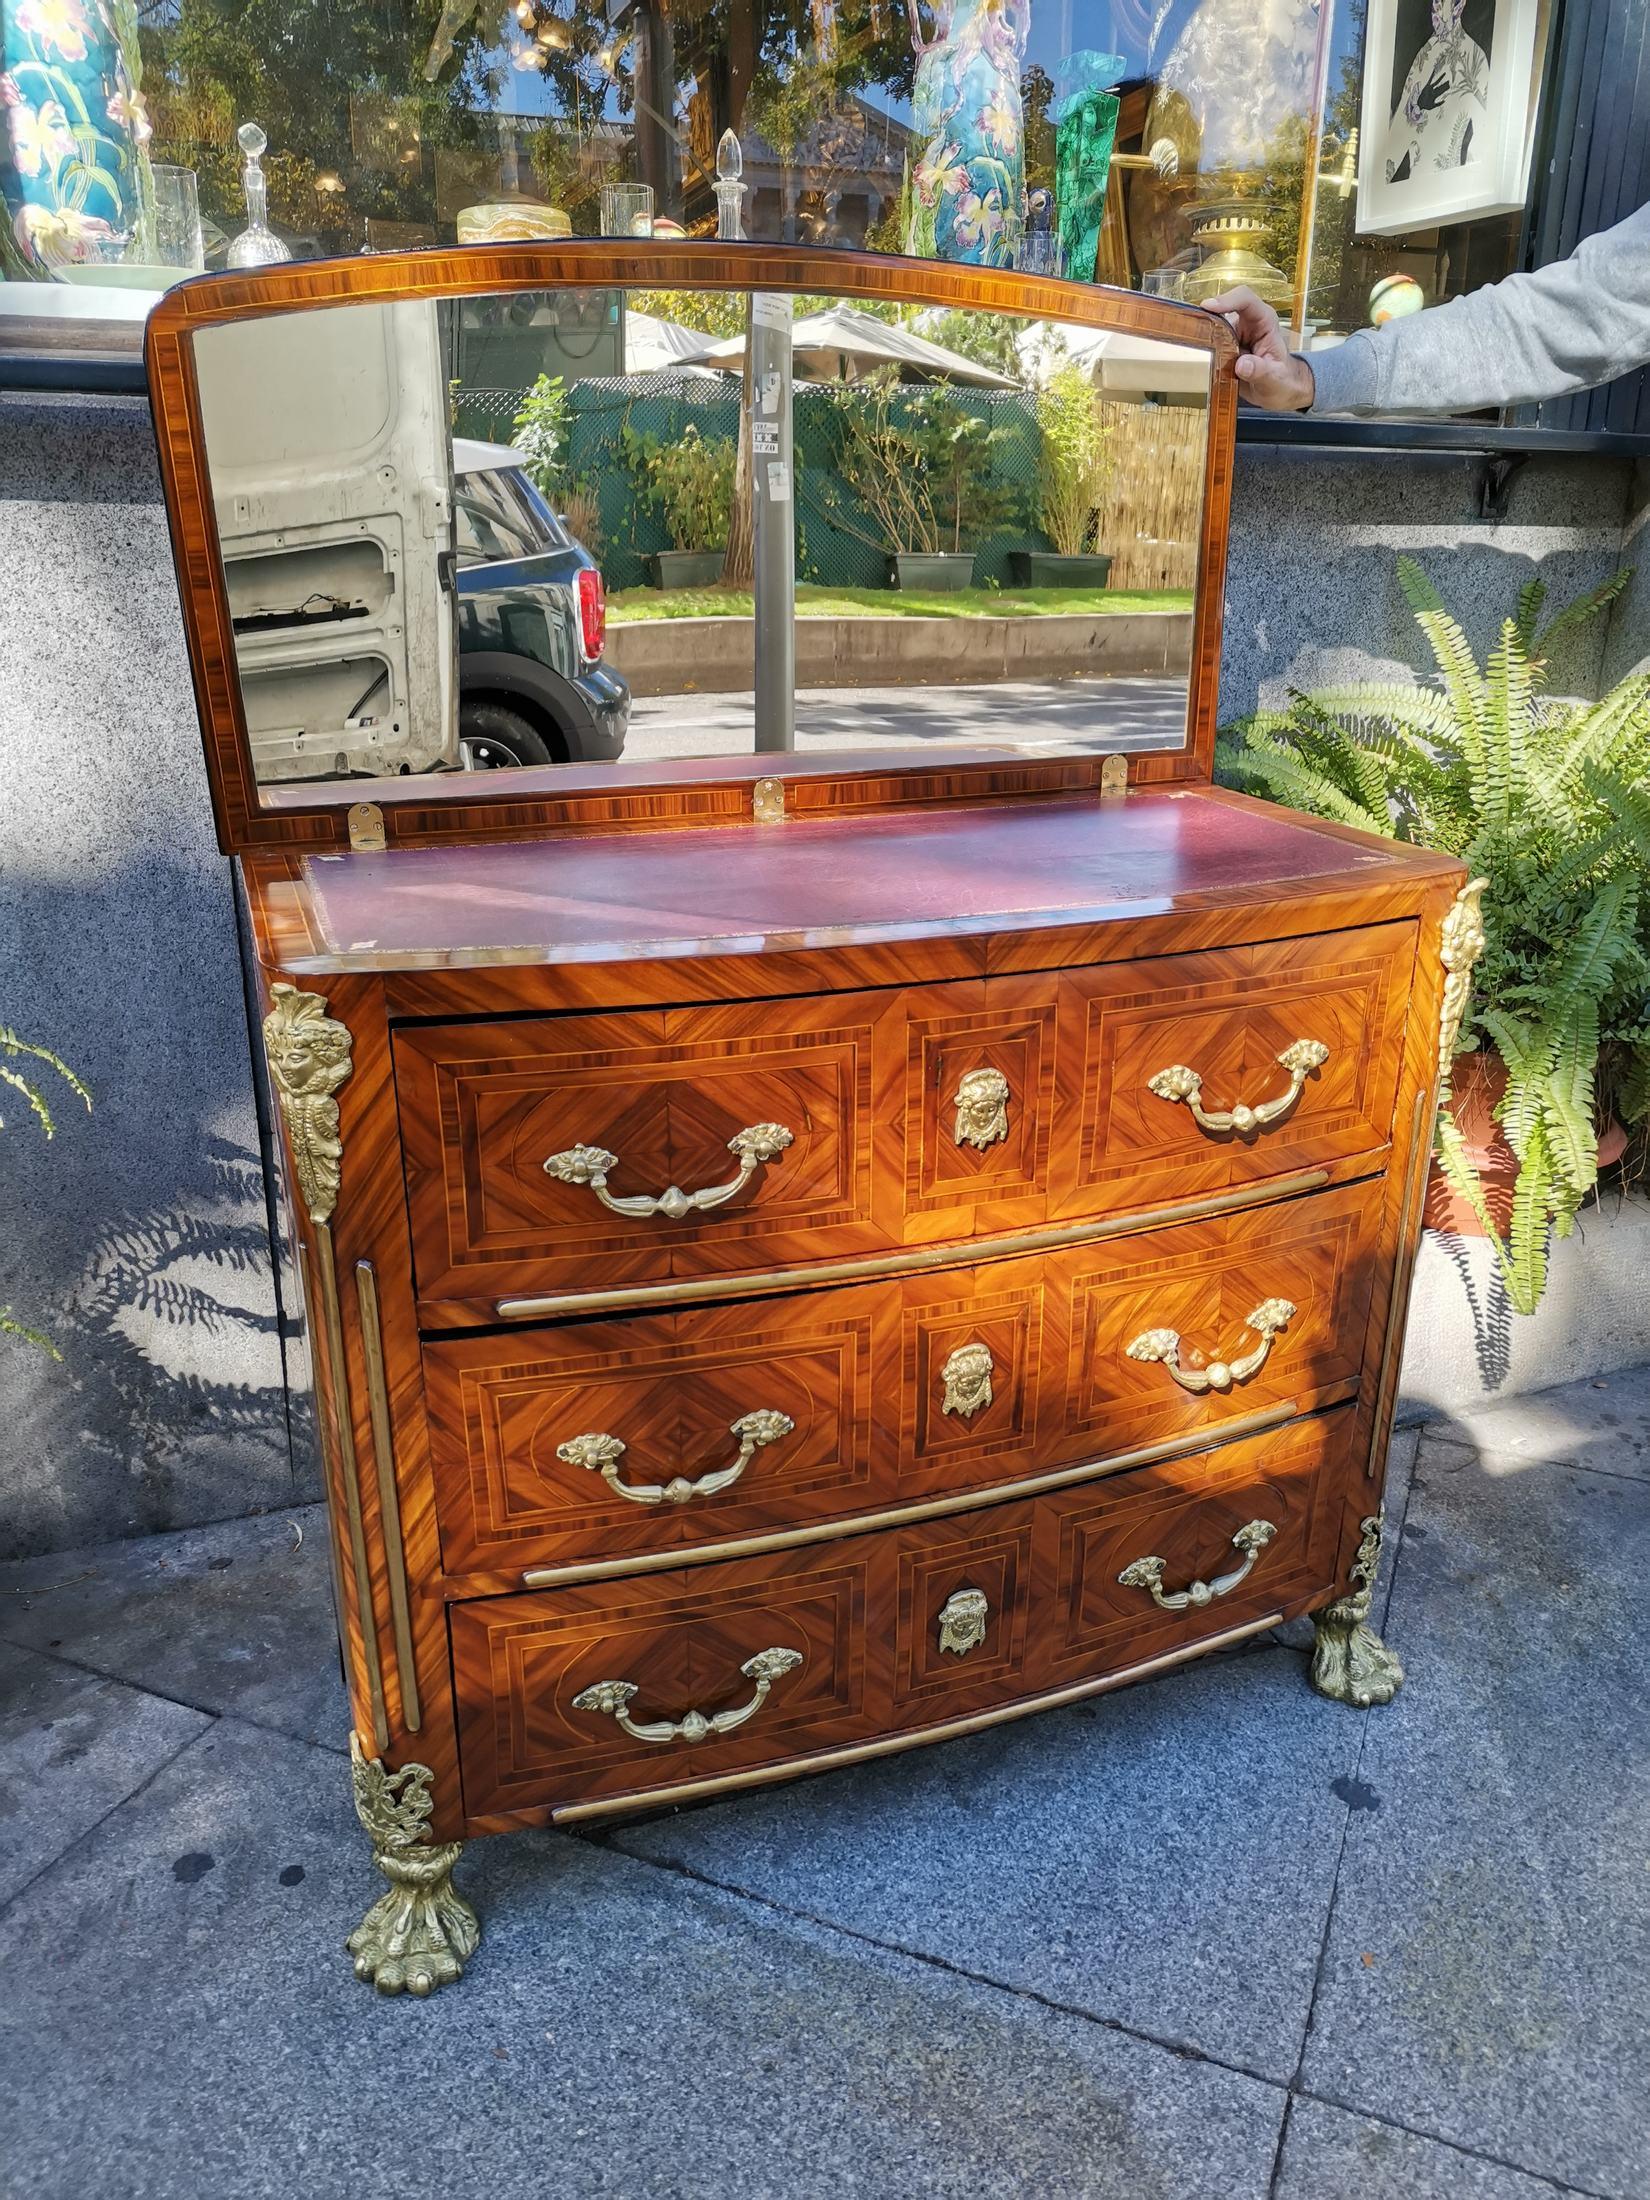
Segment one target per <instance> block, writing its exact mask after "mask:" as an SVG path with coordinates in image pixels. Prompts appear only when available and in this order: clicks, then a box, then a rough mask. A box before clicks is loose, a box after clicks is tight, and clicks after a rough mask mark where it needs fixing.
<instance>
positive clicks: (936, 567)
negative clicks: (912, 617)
mask: <svg viewBox="0 0 1650 2200" xmlns="http://www.w3.org/2000/svg"><path fill="white" fill-rule="evenodd" d="M888 579H889V581H890V583H891V584H892V585H893V586H894V587H895V588H910V589H915V590H916V591H917V592H918V593H919V594H930V595H931V594H933V593H935V592H936V591H938V590H941V589H945V590H954V589H959V588H972V587H973V585H974V553H973V551H972V550H963V551H953V550H940V551H928V550H898V551H896V552H895V553H894V555H893V556H892V557H891V558H890V559H889V560H888Z"/></svg>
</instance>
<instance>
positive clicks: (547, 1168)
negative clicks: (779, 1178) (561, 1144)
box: [544, 1123, 796, 1222]
mask: <svg viewBox="0 0 1650 2200" xmlns="http://www.w3.org/2000/svg"><path fill="white" fill-rule="evenodd" d="M795 1137H796V1133H795V1132H794V1131H790V1130H787V1129H786V1128H785V1126H784V1124H783V1123H752V1124H750V1125H749V1126H748V1127H747V1128H746V1129H744V1130H742V1131H735V1132H734V1134H733V1136H732V1137H731V1138H730V1139H729V1140H728V1151H729V1153H731V1154H737V1155H738V1157H739V1174H738V1175H737V1176H733V1177H730V1178H729V1179H728V1181H727V1182H726V1183H725V1184H712V1185H710V1186H709V1187H708V1188H707V1189H706V1190H704V1191H702V1192H684V1191H682V1190H681V1189H680V1188H679V1187H678V1186H677V1185H675V1184H673V1185H671V1187H670V1189H669V1191H667V1192H660V1193H659V1195H658V1197H657V1198H654V1197H652V1196H651V1195H650V1194H648V1193H646V1192H637V1193H634V1194H631V1195H628V1196H627V1197H625V1198H623V1199H615V1198H614V1197H613V1194H612V1193H611V1192H610V1191H609V1190H608V1188H607V1180H608V1178H609V1176H610V1175H611V1174H612V1173H613V1171H614V1170H615V1169H616V1168H617V1167H618V1166H619V1157H618V1155H617V1154H616V1153H609V1152H608V1151H607V1149H606V1148H605V1147H604V1146H569V1147H568V1149H567V1151H566V1152H565V1153H553V1154H552V1155H551V1156H550V1158H549V1160H548V1161H547V1162H546V1163H545V1164H544V1172H545V1174H546V1176H553V1177H558V1178H559V1179H560V1180H561V1182H562V1183H563V1184H588V1185H589V1187H590V1189H591V1190H592V1191H593V1192H594V1193H595V1195H596V1197H597V1198H598V1199H599V1200H600V1201H601V1203H602V1205H603V1206H604V1207H610V1208H611V1209H612V1210H613V1212H614V1214H616V1215H665V1216H668V1218H669V1219H670V1220H671V1221H672V1222H680V1221H681V1220H682V1218H683V1216H684V1215H691V1214H702V1213H703V1212H704V1211H705V1209H706V1208H708V1207H724V1206H726V1205H727V1203H728V1201H729V1200H730V1199H736V1198H737V1197H738V1196H739V1194H740V1193H741V1192H742V1191H743V1190H744V1189H745V1186H746V1185H747V1184H748V1183H749V1182H750V1180H751V1178H752V1177H753V1176H754V1175H755V1174H756V1172H757V1170H758V1169H759V1168H760V1167H761V1166H762V1164H763V1162H764V1161H775V1160H777V1159H778V1157H779V1156H780V1155H781V1154H782V1153H783V1152H784V1151H785V1148H786V1147H787V1146H789V1145H790V1144H792V1143H793V1141H794V1140H795Z"/></svg>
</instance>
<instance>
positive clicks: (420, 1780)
mask: <svg viewBox="0 0 1650 2200" xmlns="http://www.w3.org/2000/svg"><path fill="white" fill-rule="evenodd" d="M350 1765H351V1777H352V1778H353V1780H354V1783H355V1813H356V1816H357V1817H358V1818H359V1819H360V1821H361V1823H362V1825H363V1827H365V1829H366V1833H367V1838H368V1839H369V1840H370V1841H371V1842H372V1860H373V1862H374V1863H375V1864H376V1865H377V1866H378V1869H379V1870H380V1871H381V1872H382V1873H383V1875H384V1877H385V1878H386V1879H387V1880H388V1881H389V1883H390V1891H389V1893H388V1894H385V1895H380V1896H379V1898H378V1900H377V1901H376V1902H375V1903H374V1904H373V1906H372V1908H371V1909H370V1910H369V1911H368V1912H367V1914H366V1916H365V1917H364V1918H363V1919H362V1920H361V1923H360V1924H359V1925H358V1926H357V1927H356V1929H355V1931H354V1932H353V1933H351V1934H350V1936H349V1939H348V1940H347V1941H346V1942H345V1944H344V1945H345V1946H346V1947H347V1948H348V1949H349V1952H350V1954H351V1955H352V1956H354V1958H355V1975H356V1977H357V1978H360V1979H370V1980H371V1982H372V1984H373V1985H374V1986H376V1987H377V1989H378V1991H379V1992H380V1993H381V1994H401V1993H407V1994H419V1995H424V1994H433V1993H434V1992H435V1989H436V1988H437V1987H438V1986H449V1985H451V1984H452V1982H453V1980H454V1979H456V1978H460V1977H462V1976H463V1972H464V1966H465V1964H466V1963H468V1962H469V1960H470V1958H471V1956H473V1955H474V1954H475V1952H476V1949H477V1947H478V1946H479V1945H480V1942H481V1926H480V1924H479V1923H478V1922H477V1919H476V1913H475V1912H474V1910H472V1909H471V1907H470V1905H469V1904H468V1903H467V1902H466V1901H465V1899H464V1897H463V1896H462V1895H461V1894H459V1893H458V1892H457V1890H456V1889H455V1888H454V1886H453V1866H454V1865H455V1864H456V1863H457V1862H458V1859H459V1857H460V1855H461V1854H462V1852H463V1847H464V1844H463V1842H462V1841H431V1839H430V1816H431V1813H432V1811H433V1810H434V1807H435V1806H434V1803H433V1801H432V1799H431V1796H430V1782H431V1780H432V1779H433V1778H434V1774H433V1773H432V1772H431V1771H430V1769H429V1767H428V1766H427V1765H403V1766H402V1767H401V1769H400V1771H399V1772H386V1771H385V1770H384V1767H383V1765H382V1763H381V1762H380V1761H379V1759H378V1758H376V1757H368V1756H366V1755H365V1754H364V1753H363V1751H362V1748H361V1744H360V1742H359V1740H358V1739H357V1738H356V1736H355V1735H353V1734H352V1735H351V1736H350Z"/></svg>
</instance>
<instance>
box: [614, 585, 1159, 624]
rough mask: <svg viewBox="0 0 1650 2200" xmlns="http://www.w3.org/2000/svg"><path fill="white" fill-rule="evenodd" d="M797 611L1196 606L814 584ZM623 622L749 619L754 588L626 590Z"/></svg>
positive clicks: (853, 613) (1030, 614) (1001, 615)
mask: <svg viewBox="0 0 1650 2200" xmlns="http://www.w3.org/2000/svg"><path fill="white" fill-rule="evenodd" d="M796 608H797V610H798V611H799V612H801V613H803V614H804V615H805V616H808V617H811V618H816V619H830V618H862V619H865V618H869V619H916V618H924V619H986V618H995V619H1005V618H1006V619H1036V618H1046V617H1048V616H1049V615H1050V614H1051V613H1054V612H1061V611H1064V612H1090V611H1190V609H1191V608H1192V593H1191V590H1190V589H1189V588H1146V589H1138V590H1133V591H1131V590H1128V589H1122V588H959V589H957V590H955V591H941V592H940V593H938V594H935V595H932V596H928V595H923V594H921V593H920V592H918V591H916V590H913V589H899V588H808V587H800V588H798V590H797V592H796ZM607 615H608V617H609V618H610V619H611V620H613V621H615V622H616V623H617V624H619V625H624V624H627V623H629V622H630V621H633V620H636V619H748V618H749V617H750V616H751V594H750V590H749V589H748V588H627V589H625V590H624V591H623V592H622V593H621V594H619V595H616V596H609V597H608V599H607Z"/></svg>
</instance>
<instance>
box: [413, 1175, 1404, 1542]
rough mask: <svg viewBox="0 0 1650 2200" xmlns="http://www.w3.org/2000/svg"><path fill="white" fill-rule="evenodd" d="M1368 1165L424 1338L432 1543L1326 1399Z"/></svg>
mask: <svg viewBox="0 0 1650 2200" xmlns="http://www.w3.org/2000/svg"><path fill="white" fill-rule="evenodd" d="M1379 1206H1380V1185H1379V1182H1378V1181H1375V1182H1367V1183H1362V1184H1353V1185H1349V1186H1346V1187H1344V1188H1339V1189H1335V1190H1331V1191H1326V1192H1319V1193H1313V1194H1311V1195H1308V1196H1307V1197H1305V1198H1301V1199H1298V1200H1292V1201H1288V1202H1285V1203H1282V1204H1280V1205H1278V1206H1275V1207H1257V1208H1253V1209H1250V1210H1246V1211H1242V1212H1239V1213H1235V1214H1231V1215H1222V1216H1217V1217H1213V1218H1210V1219H1209V1220H1206V1221H1202V1222H1196V1223H1186V1224H1181V1225H1178V1226H1175V1227H1172V1228H1168V1229H1161V1230H1148V1231H1143V1232H1141V1233H1139V1234H1138V1235H1132V1236H1128V1237H1122V1238H1117V1239H1111V1240H1104V1241H1101V1242H1099V1243H1096V1244H1091V1245H1081V1246H1073V1247H1067V1248H1065V1249H1064V1250H1062V1251H1059V1252H1055V1253H1050V1254H1043V1255H1036V1254H1033V1255H1027V1256H1023V1257H1021V1258H1019V1259H1013V1260H1002V1261H994V1262H989V1263H985V1264H982V1265H980V1266H977V1267H974V1268H962V1269H958V1270H953V1271H949V1272H947V1273H944V1274H941V1275H938V1276H923V1277H906V1278H893V1279H889V1280H887V1281H885V1282H879V1283H875V1284H869V1285H863V1286H859V1287H857V1288H852V1289H844V1290H821V1291H816V1292H806V1293H800V1294H795V1295H791V1296H787V1297H783V1298H776V1299H772V1300H765V1301H763V1300H759V1301H756V1302H754V1303H752V1304H747V1305H741V1306H711V1307H698V1308H693V1309H690V1310H687V1311H683V1312H671V1313H662V1312H661V1313H655V1314H645V1315H639V1316H626V1317H616V1318H612V1319H609V1320H606V1321H601V1322H587V1323H579V1324H569V1325H566V1326H558V1327H555V1328H550V1329H542V1328H541V1329H528V1330H522V1331H514V1332H505V1333H503V1334H501V1335H491V1336H486V1337H476V1336H465V1337H460V1338H454V1339H447V1340H442V1341H435V1342H431V1343H429V1344H427V1345H426V1347H425V1381H426V1388H427V1393H428V1399H429V1408H430V1427H431V1436H432V1449H433V1452H434V1457H435V1464H436V1491H437V1511H438V1517H439V1520H440V1526H441V1543H442V1554H443V1558H444V1561H445V1563H446V1565H447V1567H448V1568H449V1570H451V1571H453V1572H463V1571H466V1570H472V1569H474V1570H495V1569H496V1570H506V1571H509V1570H514V1571H517V1572H519V1571H521V1570H524V1569H532V1568H542V1567H546V1566H552V1565H557V1564H562V1565H566V1564H571V1563H576V1562H578V1561H580V1560H585V1561H591V1560H602V1559H617V1558H623V1557H626V1556H629V1557H633V1558H634V1557H646V1556H650V1555H654V1554H657V1553H659V1552H661V1551H670V1550H681V1549H684V1548H687V1547H689V1546H697V1545H705V1544H715V1543H717V1542H721V1541H726V1540H733V1539H736V1538H742V1537H748V1536H754V1535H772V1534H776V1533H783V1532H785V1531H787V1530H791V1531H800V1530H803V1529H806V1528H807V1527H809V1526H810V1525H815V1526H817V1525H818V1524H821V1523H828V1522H832V1521H851V1520H852V1518H853V1517H854V1516H855V1515H857V1514H864V1513H874V1512H878V1511H882V1510H887V1509H897V1508H899V1507H901V1506H906V1505H914V1504H921V1503H927V1502H933V1501H935V1500H940V1499H945V1498H947V1497H962V1496H966V1495H967V1494H969V1493H977V1492H982V1491H986V1490H991V1489H996V1488H999V1487H1001V1486H1003V1485H1006V1484H1011V1483H1013V1482H1014V1481H1015V1480H1017V1479H1023V1478H1025V1477H1027V1476H1030V1475H1033V1474H1037V1473H1043V1472H1048V1471H1057V1470H1059V1469H1060V1468H1063V1467H1070V1466H1073V1465H1077V1464H1080V1463H1083V1462H1092V1461H1096V1460H1104V1459H1105V1458H1106V1457H1107V1456H1108V1455H1116V1454H1118V1453H1123V1452H1127V1451H1129V1450H1130V1449H1132V1448H1134V1447H1139V1446H1150V1445H1154V1444H1160V1443H1164V1442H1168V1441H1172V1440H1175V1439H1181V1438H1184V1439H1186V1440H1191V1441H1196V1440H1199V1439H1201V1438H1203V1437H1204V1436H1205V1435H1206V1433H1207V1432H1208V1431H1210V1430H1211V1429H1218V1428H1219V1426H1220V1424H1221V1423H1222V1422H1223V1421H1227V1420H1231V1419H1233V1418H1235V1417H1238V1416H1247V1415H1252V1414H1254V1413H1256V1412H1262V1411H1266V1410H1275V1411H1279V1412H1282V1411H1285V1410H1287V1409H1289V1408H1291V1407H1293V1408H1294V1409H1295V1410H1298V1411H1304V1410H1307V1409H1309V1408H1311V1407H1313V1406H1316V1405H1320V1404H1326V1403H1329V1402H1330V1401H1331V1400H1333V1399H1335V1398H1338V1397H1345V1396H1348V1395H1349V1394H1350V1393H1351V1392H1352V1390H1353V1389H1354V1388H1355V1387H1356V1385H1357V1383H1358V1380H1359V1374H1360V1370H1361V1369H1362V1368H1363V1367H1364V1365H1365V1363H1366V1359H1367V1358H1368V1356H1369V1353H1370V1350H1371V1345H1372V1340H1371V1338H1370V1335H1369V1304H1370V1291H1371V1285H1372V1280H1373V1273H1374V1266H1375V1254H1376V1232H1377V1229H1378V1225H1379Z"/></svg>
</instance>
